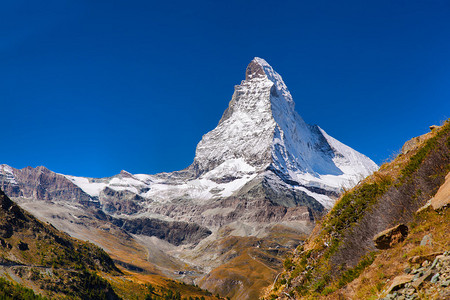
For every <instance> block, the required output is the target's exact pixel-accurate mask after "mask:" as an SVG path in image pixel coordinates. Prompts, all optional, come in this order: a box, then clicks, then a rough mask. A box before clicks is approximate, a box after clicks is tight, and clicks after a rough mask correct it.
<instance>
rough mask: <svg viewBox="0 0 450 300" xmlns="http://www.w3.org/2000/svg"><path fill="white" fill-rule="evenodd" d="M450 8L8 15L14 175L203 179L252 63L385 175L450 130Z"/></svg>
mask: <svg viewBox="0 0 450 300" xmlns="http://www.w3.org/2000/svg"><path fill="white" fill-rule="evenodd" d="M449 16H450V2H449V1H433V0H426V1H425V0H424V1H411V0H409V1H406V0H398V1H392V0H386V1H384V0H377V1H359V0H357V1H335V0H332V1H260V0H259V1H245V0H241V1H230V0H229V1H132V0H127V1H80V0H73V1H63V0H57V1H21V0H15V1H3V2H2V9H1V10H0V104H1V106H0V107H1V121H2V122H1V124H2V128H1V147H0V163H6V164H9V165H11V166H13V167H16V168H23V167H26V166H33V167H35V166H38V165H44V166H46V167H48V168H49V169H51V170H53V171H56V172H60V173H65V174H71V175H80V176H91V177H104V176H111V175H114V174H117V173H118V172H120V170H122V169H125V170H127V171H129V172H132V173H147V174H153V173H157V172H162V171H173V170H179V169H183V168H185V167H187V166H188V165H189V164H190V163H191V162H192V160H193V158H194V153H195V146H196V144H197V143H198V142H199V141H200V139H201V137H202V135H203V134H205V133H206V132H208V131H209V130H211V129H213V128H214V127H215V126H216V124H217V122H218V121H219V119H220V117H221V115H222V113H223V111H224V110H225V108H226V107H227V105H228V102H229V100H230V99H231V96H232V93H233V88H234V85H236V84H239V83H240V81H241V80H242V79H244V72H245V68H246V66H247V64H248V63H249V62H250V60H251V59H252V58H253V57H255V56H259V57H262V58H264V59H266V60H267V61H268V62H269V63H270V64H271V65H272V66H273V67H274V69H275V70H277V71H278V73H280V74H281V75H282V76H283V78H284V80H285V82H286V84H287V86H288V88H289V89H290V91H291V93H292V95H293V96H294V100H295V102H296V109H297V111H298V112H299V114H300V115H301V116H302V117H303V118H304V119H305V121H306V122H308V123H310V124H318V125H319V126H321V127H322V128H323V129H325V130H326V131H327V132H328V133H329V134H330V135H332V136H333V137H335V138H337V139H339V140H340V141H342V142H344V143H346V144H347V145H349V146H351V147H353V148H355V149H356V150H358V151H360V152H362V153H364V154H366V155H367V156H369V157H371V158H372V159H373V160H374V161H375V162H377V163H381V162H383V161H384V160H385V159H387V158H388V157H389V156H391V155H392V154H393V153H394V152H395V151H398V150H399V149H400V147H401V146H402V144H403V143H404V142H405V141H406V140H407V139H410V138H412V137H413V136H417V135H420V134H423V133H425V132H427V131H428V126H429V125H432V124H436V123H439V122H440V121H441V120H444V119H446V118H449V117H450V17H449Z"/></svg>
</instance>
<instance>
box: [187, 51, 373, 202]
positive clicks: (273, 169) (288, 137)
mask: <svg viewBox="0 0 450 300" xmlns="http://www.w3.org/2000/svg"><path fill="white" fill-rule="evenodd" d="M223 165H226V166H227V168H221V166H223ZM192 167H193V168H194V169H195V172H196V174H197V175H198V176H200V178H201V177H204V175H203V174H205V173H206V174H207V173H208V172H214V170H215V169H216V168H221V172H214V173H217V174H216V176H222V177H224V178H235V177H238V176H240V175H239V174H244V173H249V172H250V173H258V174H261V175H263V176H265V177H271V178H272V179H274V178H277V179H280V180H281V181H283V182H284V183H285V184H288V185H291V186H296V187H297V188H300V189H302V190H303V191H304V192H306V193H307V194H309V195H310V196H312V197H313V198H315V199H316V200H317V201H319V202H320V203H321V204H322V205H324V206H326V207H328V208H329V207H330V206H331V205H332V203H333V201H332V198H330V195H333V194H336V195H337V194H338V193H339V192H340V190H341V189H342V188H343V187H345V188H348V187H351V186H353V185H355V184H356V183H357V182H358V181H359V180H360V179H362V178H364V177H366V176H368V175H369V174H371V173H372V172H373V171H375V170H376V169H377V168H378V166H377V165H376V164H375V163H374V162H373V161H372V160H370V159H369V158H367V157H366V156H364V155H362V154H360V153H359V152H357V151H355V150H353V149H351V148H350V147H348V146H346V145H344V144H342V143H340V142H339V141H337V140H336V139H334V138H332V137H330V136H329V135H328V134H327V133H326V132H325V131H324V130H323V129H321V128H320V127H318V126H315V125H314V126H312V125H308V124H306V123H305V122H304V121H303V119H302V118H301V117H300V115H299V114H298V113H297V112H296V111H295V103H294V100H293V99H292V96H291V93H290V92H289V90H288V89H287V87H286V85H285V83H284V82H283V79H282V78H281V76H280V75H279V74H278V73H277V72H275V71H274V70H273V68H272V67H271V66H270V65H269V64H268V63H267V62H266V61H265V60H264V59H261V58H257V57H256V58H254V59H253V60H252V61H251V62H250V64H249V65H248V67H247V70H246V74H245V80H244V81H242V83H241V84H240V85H238V86H236V87H235V91H234V94H233V97H232V99H231V101H230V104H229V107H228V108H227V110H226V111H225V112H224V114H223V116H222V119H221V120H220V122H219V124H218V125H217V127H216V128H215V129H214V130H212V131H210V132H209V133H207V134H205V135H204V136H203V138H202V140H201V141H200V143H199V144H198V146H197V151H196V156H195V159H194V163H193V166H192ZM272 181H273V180H272ZM278 185H279V184H278Z"/></svg>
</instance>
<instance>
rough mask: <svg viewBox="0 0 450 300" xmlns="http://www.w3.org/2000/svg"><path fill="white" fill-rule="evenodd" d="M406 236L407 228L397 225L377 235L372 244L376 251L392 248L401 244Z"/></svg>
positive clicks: (403, 225)
mask: <svg viewBox="0 0 450 300" xmlns="http://www.w3.org/2000/svg"><path fill="white" fill-rule="evenodd" d="M407 236H408V226H406V225H405V224H399V225H397V226H395V227H392V228H389V229H386V230H384V231H382V232H380V233H378V234H377V235H376V236H375V237H374V238H373V242H374V244H375V247H377V248H378V249H389V248H391V247H392V246H394V245H396V244H398V243H400V242H402V241H403V240H404V239H405V238H406V237H407Z"/></svg>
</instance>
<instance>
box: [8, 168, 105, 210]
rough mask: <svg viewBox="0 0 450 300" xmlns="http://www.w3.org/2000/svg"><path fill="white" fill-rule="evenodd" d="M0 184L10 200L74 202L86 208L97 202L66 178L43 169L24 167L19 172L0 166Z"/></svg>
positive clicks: (95, 204)
mask: <svg viewBox="0 0 450 300" xmlns="http://www.w3.org/2000/svg"><path fill="white" fill-rule="evenodd" d="M11 177H12V179H11ZM0 183H1V189H3V190H4V191H5V193H6V194H7V195H8V196H9V197H11V198H19V199H20V198H25V199H33V200H35V201H64V202H76V203H80V204H83V205H86V206H98V202H97V201H94V200H93V199H92V198H91V197H90V196H89V195H88V194H86V193H85V192H84V191H83V190H82V189H80V188H79V187H78V186H76V185H75V184H73V183H72V182H71V181H70V180H68V179H67V178H66V177H64V176H63V175H60V174H57V173H55V172H52V171H50V170H49V169H47V168H45V167H37V168H32V167H26V168H24V169H21V170H19V169H14V168H11V167H9V166H5V165H2V166H0Z"/></svg>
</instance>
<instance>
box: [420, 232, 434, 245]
mask: <svg viewBox="0 0 450 300" xmlns="http://www.w3.org/2000/svg"><path fill="white" fill-rule="evenodd" d="M432 245H433V237H432V235H431V233H430V234H426V235H425V236H424V237H423V238H422V241H421V242H420V246H430V247H431V246H432Z"/></svg>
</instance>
